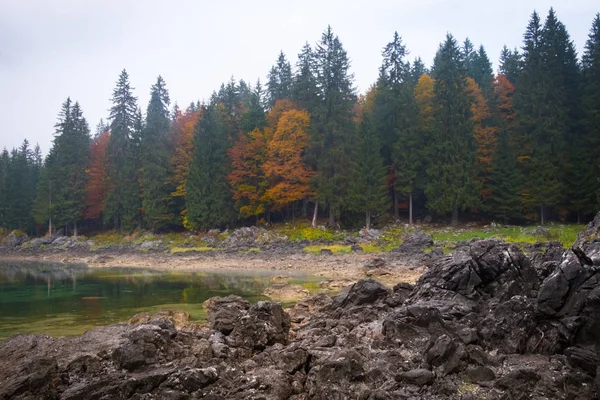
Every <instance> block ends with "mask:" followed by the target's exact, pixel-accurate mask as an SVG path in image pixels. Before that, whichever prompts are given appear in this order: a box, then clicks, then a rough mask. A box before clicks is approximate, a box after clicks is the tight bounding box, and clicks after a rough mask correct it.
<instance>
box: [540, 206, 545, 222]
mask: <svg viewBox="0 0 600 400" xmlns="http://www.w3.org/2000/svg"><path fill="white" fill-rule="evenodd" d="M540 220H541V222H542V225H544V206H543V205H542V206H540Z"/></svg>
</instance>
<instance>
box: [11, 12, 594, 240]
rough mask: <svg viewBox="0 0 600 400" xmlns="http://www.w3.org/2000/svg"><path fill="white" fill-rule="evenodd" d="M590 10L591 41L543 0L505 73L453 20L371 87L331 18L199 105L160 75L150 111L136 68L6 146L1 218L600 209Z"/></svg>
mask: <svg viewBox="0 0 600 400" xmlns="http://www.w3.org/2000/svg"><path fill="white" fill-rule="evenodd" d="M591 17H592V19H593V21H592V26H591V29H590V33H589V38H588V40H587V42H586V43H585V47H584V49H583V52H582V54H581V55H578V54H577V52H576V49H575V46H574V43H573V41H572V40H571V39H570V36H569V33H568V31H567V28H566V27H565V25H564V24H563V23H562V22H560V20H559V18H558V16H557V15H556V13H555V12H554V10H553V9H550V10H549V12H548V14H547V16H546V18H545V20H544V19H542V18H540V15H539V14H538V13H536V12H533V13H532V15H531V16H530V19H529V22H528V25H527V26H526V27H525V32H524V34H523V43H522V45H521V47H520V48H514V49H509V48H507V47H506V46H505V47H504V48H503V49H502V52H501V54H500V58H499V63H498V64H499V65H498V69H497V72H496V73H494V71H493V69H492V63H491V61H490V58H489V56H488V54H487V52H486V50H485V48H484V47H483V46H479V47H477V46H475V45H474V44H473V42H472V41H471V40H470V39H468V38H467V39H465V40H464V41H462V42H460V41H459V40H458V39H456V38H455V37H453V36H452V35H451V34H447V36H446V38H445V39H444V40H443V41H442V42H441V44H440V45H439V48H438V50H437V53H436V56H435V59H434V62H433V65H431V66H430V67H428V66H426V65H424V63H423V62H422V61H421V59H420V58H419V57H416V58H411V59H410V60H409V56H408V55H409V49H407V48H406V46H405V44H404V43H403V41H402V37H401V36H400V34H399V33H397V32H396V33H394V34H393V35H390V36H391V37H390V42H389V43H388V44H385V46H383V47H382V49H383V50H382V53H381V56H382V59H381V67H380V68H379V75H378V79H377V81H376V82H374V83H373V85H372V86H371V87H370V88H369V90H368V91H367V92H366V93H364V94H359V93H357V90H356V88H355V86H354V76H353V74H352V73H351V61H350V58H349V56H348V54H347V53H346V51H345V50H344V46H343V45H342V42H341V40H340V38H338V36H337V35H336V34H335V33H334V32H333V30H332V28H331V27H328V28H327V29H326V30H325V31H324V32H323V33H322V36H321V38H320V40H318V41H317V42H316V43H315V44H314V45H310V44H309V43H308V42H307V44H306V45H305V46H304V47H303V48H302V49H300V52H299V54H298V57H297V61H296V62H295V63H294V64H293V65H292V63H291V61H290V60H289V58H288V56H286V55H285V54H284V53H283V52H281V53H280V54H279V55H278V56H277V57H276V61H275V64H274V65H273V66H272V68H271V69H270V70H269V72H268V74H267V80H266V82H265V83H264V84H263V83H261V81H260V80H258V81H256V83H255V84H250V83H248V82H246V81H244V80H239V81H236V80H235V79H234V78H231V80H230V81H228V82H226V83H223V84H221V86H220V88H219V89H218V90H216V91H215V92H213V94H212V95H211V96H210V99H209V100H208V101H205V102H202V103H201V102H196V103H192V104H190V105H189V106H188V107H187V108H185V109H184V108H180V107H179V106H177V104H176V103H175V105H174V106H172V105H171V99H170V98H169V92H168V89H167V84H166V82H165V81H164V80H163V79H162V78H161V77H160V76H159V77H158V78H157V80H156V83H155V84H154V85H153V86H152V87H151V89H150V93H151V98H150V101H149V104H148V106H147V109H146V112H145V113H143V112H142V110H141V107H140V105H139V104H138V101H137V98H136V96H135V95H134V88H133V87H132V86H131V84H130V79H129V76H128V73H127V72H126V71H125V70H123V71H122V72H121V73H120V75H119V77H118V80H117V82H116V86H115V88H114V90H113V96H112V108H111V109H110V115H109V116H108V120H107V121H108V122H106V123H105V122H104V121H101V122H100V123H99V124H98V126H97V128H96V130H95V132H94V133H93V134H92V132H91V131H90V128H89V125H88V122H87V121H86V119H85V117H84V115H83V108H82V105H80V104H79V103H78V102H77V101H73V100H72V99H70V98H67V99H66V100H65V101H64V103H63V104H62V106H61V107H60V111H59V113H58V118H57V123H56V125H55V133H54V139H53V144H52V148H51V149H50V150H49V152H48V154H47V155H45V157H44V156H43V155H42V153H41V151H40V148H39V147H38V146H36V147H32V146H31V145H30V143H29V142H28V141H27V140H24V141H23V144H22V145H21V146H20V147H19V148H16V149H12V150H10V151H9V150H7V149H4V150H3V151H2V153H1V155H0V226H1V227H2V228H4V229H9V230H12V229H19V230H22V231H24V232H28V233H30V234H37V235H42V234H44V233H47V232H48V231H50V233H51V232H52V231H53V230H55V229H65V230H66V231H67V232H69V233H72V234H75V235H77V233H78V230H79V231H81V230H82V229H83V228H85V229H86V230H96V231H99V230H108V229H116V230H120V231H132V230H134V229H147V230H152V231H155V232H161V231H162V232H164V231H173V230H183V229H188V230H191V231H201V230H208V229H212V228H225V227H234V226H239V225H252V224H266V223H270V222H273V221H293V220H294V219H296V218H304V219H313V218H314V219H316V218H321V219H326V220H327V223H328V225H330V226H334V225H339V226H366V227H367V228H368V227H370V226H371V225H372V224H377V223H380V221H384V220H388V221H389V220H390V219H391V218H395V219H402V220H405V221H406V222H408V223H411V224H412V223H413V220H416V219H422V218H423V217H424V216H426V215H432V216H434V218H435V220H438V221H446V222H450V223H451V224H453V225H455V224H457V223H458V221H459V216H460V219H461V220H482V221H498V222H499V223H505V224H506V223H511V224H521V223H531V222H535V223H541V224H543V223H544V222H546V221H549V220H554V221H580V220H584V219H588V218H589V217H590V216H592V215H593V214H594V213H595V212H596V211H597V210H598V209H599V208H600V180H599V177H600V157H599V155H600V14H596V15H595V16H591ZM217 85H218V84H217ZM57 108H58V107H57Z"/></svg>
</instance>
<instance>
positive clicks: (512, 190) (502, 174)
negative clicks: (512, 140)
mask: <svg viewBox="0 0 600 400" xmlns="http://www.w3.org/2000/svg"><path fill="white" fill-rule="evenodd" d="M490 181H491V185H492V193H491V195H490V197H489V199H488V202H489V206H490V207H489V212H490V214H491V215H492V216H494V217H495V218H499V219H500V220H502V221H503V222H504V223H505V224H506V223H508V221H509V220H514V219H517V218H519V217H520V216H521V176H520V174H519V169H518V168H517V163H516V158H515V156H514V154H513V152H512V151H511V149H510V145H509V140H508V134H507V132H506V131H505V132H503V133H502V134H501V135H500V137H499V140H498V147H497V150H496V155H495V157H494V162H493V164H492V173H491V179H490Z"/></svg>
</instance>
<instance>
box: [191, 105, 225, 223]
mask: <svg viewBox="0 0 600 400" xmlns="http://www.w3.org/2000/svg"><path fill="white" fill-rule="evenodd" d="M219 108H220V106H219V104H218V103H217V101H216V99H215V98H213V99H212V100H211V103H210V104H209V105H208V106H206V107H202V111H201V112H202V115H203V118H202V119H200V120H199V122H198V124H197V125H196V128H195V129H194V152H193V156H192V161H191V164H190V170H189V175H188V180H187V182H186V208H187V213H186V215H185V217H184V225H185V227H186V228H188V229H191V230H198V229H210V228H220V227H224V226H226V225H227V224H228V223H230V222H231V212H232V210H234V208H233V201H232V197H231V191H230V186H229V183H228V182H227V174H228V167H229V165H228V164H229V159H228V157H227V137H226V133H225V132H224V131H223V126H222V122H221V118H222V117H221V116H220V115H219V113H220V110H219ZM221 112H222V111H221Z"/></svg>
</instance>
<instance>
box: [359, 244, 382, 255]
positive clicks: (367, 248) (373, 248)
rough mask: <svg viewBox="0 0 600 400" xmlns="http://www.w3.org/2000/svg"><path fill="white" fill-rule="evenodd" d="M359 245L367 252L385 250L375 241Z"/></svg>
mask: <svg viewBox="0 0 600 400" xmlns="http://www.w3.org/2000/svg"><path fill="white" fill-rule="evenodd" d="M359 246H360V247H362V249H363V251H364V252H365V253H378V252H380V251H382V250H383V249H382V248H381V246H379V245H377V244H373V243H364V244H359Z"/></svg>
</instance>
